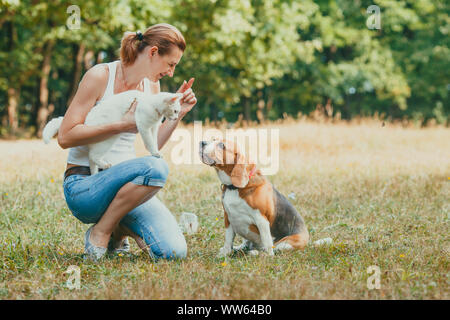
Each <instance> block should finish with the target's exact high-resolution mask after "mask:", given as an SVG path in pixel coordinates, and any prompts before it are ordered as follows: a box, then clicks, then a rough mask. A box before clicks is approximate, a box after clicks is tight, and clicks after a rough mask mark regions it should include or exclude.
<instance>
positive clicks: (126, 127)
mask: <svg viewBox="0 0 450 320" xmlns="http://www.w3.org/2000/svg"><path fill="white" fill-rule="evenodd" d="M136 105H137V101H136V98H135V99H134V100H133V102H132V103H131V105H130V109H128V111H127V113H125V114H124V115H123V117H122V119H121V120H120V126H121V130H120V131H121V132H130V133H138V129H137V127H136V119H135V118H134V112H135V111H136Z"/></svg>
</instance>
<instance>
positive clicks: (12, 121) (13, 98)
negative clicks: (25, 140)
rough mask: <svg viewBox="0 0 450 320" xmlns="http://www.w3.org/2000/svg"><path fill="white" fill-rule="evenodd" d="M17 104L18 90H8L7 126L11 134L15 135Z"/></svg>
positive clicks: (17, 124)
mask: <svg viewBox="0 0 450 320" xmlns="http://www.w3.org/2000/svg"><path fill="white" fill-rule="evenodd" d="M18 102H19V90H17V89H16V88H9V89H8V126H9V129H10V132H11V134H15V132H16V131H17V128H18V126H19V123H18V119H17V105H18Z"/></svg>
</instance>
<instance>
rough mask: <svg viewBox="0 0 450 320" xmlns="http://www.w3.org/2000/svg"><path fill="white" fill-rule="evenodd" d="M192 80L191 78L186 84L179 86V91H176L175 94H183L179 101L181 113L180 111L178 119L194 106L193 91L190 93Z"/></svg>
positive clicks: (195, 100) (195, 101)
mask: <svg viewBox="0 0 450 320" xmlns="http://www.w3.org/2000/svg"><path fill="white" fill-rule="evenodd" d="M194 80H195V79H194V78H191V79H190V80H189V82H186V80H185V81H184V82H183V84H182V85H181V87H180V89H178V91H177V93H183V97H182V98H181V100H180V104H181V111H180V116H179V117H180V118H183V117H184V116H185V115H186V113H188V112H189V111H191V109H192V108H193V107H194V106H195V104H196V103H197V98H196V97H195V93H194V91H192V88H191V87H192V84H193V83H194Z"/></svg>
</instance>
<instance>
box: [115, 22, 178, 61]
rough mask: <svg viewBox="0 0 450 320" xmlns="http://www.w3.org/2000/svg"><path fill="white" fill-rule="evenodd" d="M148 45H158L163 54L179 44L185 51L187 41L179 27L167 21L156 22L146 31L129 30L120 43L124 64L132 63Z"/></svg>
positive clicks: (121, 57) (160, 52)
mask: <svg viewBox="0 0 450 320" xmlns="http://www.w3.org/2000/svg"><path fill="white" fill-rule="evenodd" d="M140 39H141V40H140ZM147 46H157V47H158V52H159V54H160V55H162V56H163V55H165V54H168V53H169V52H170V50H171V49H172V46H177V47H178V48H179V49H180V50H181V51H182V52H184V50H185V49H186V41H185V40H184V37H183V35H182V34H181V32H180V31H179V30H178V29H177V28H175V27H174V26H172V25H170V24H167V23H159V24H155V25H153V26H151V27H149V28H148V29H147V30H145V32H144V33H140V32H129V31H127V32H125V34H124V36H123V38H122V42H121V45H120V59H121V60H122V62H123V64H124V65H130V64H132V63H133V62H134V61H135V60H136V58H137V55H138V54H139V53H141V52H142V50H144V49H145V48H146V47H147Z"/></svg>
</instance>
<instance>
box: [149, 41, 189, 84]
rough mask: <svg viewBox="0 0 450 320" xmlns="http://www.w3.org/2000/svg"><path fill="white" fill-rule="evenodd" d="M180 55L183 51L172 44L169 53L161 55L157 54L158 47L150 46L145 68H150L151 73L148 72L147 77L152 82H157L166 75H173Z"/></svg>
mask: <svg viewBox="0 0 450 320" xmlns="http://www.w3.org/2000/svg"><path fill="white" fill-rule="evenodd" d="M182 56H183V51H181V50H180V49H179V48H178V47H177V46H172V49H171V50H170V51H169V53H167V54H165V55H163V56H162V55H160V54H159V51H158V47H156V46H153V47H150V48H149V49H148V51H147V57H148V59H147V61H148V63H149V66H148V67H149V68H148V69H147V70H151V74H148V75H147V77H148V78H149V79H151V80H152V81H154V82H157V81H158V80H159V79H161V78H162V77H164V76H166V75H168V76H169V77H173V73H174V72H175V67H176V66H177V64H178V63H179V62H180V60H181V57H182Z"/></svg>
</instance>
